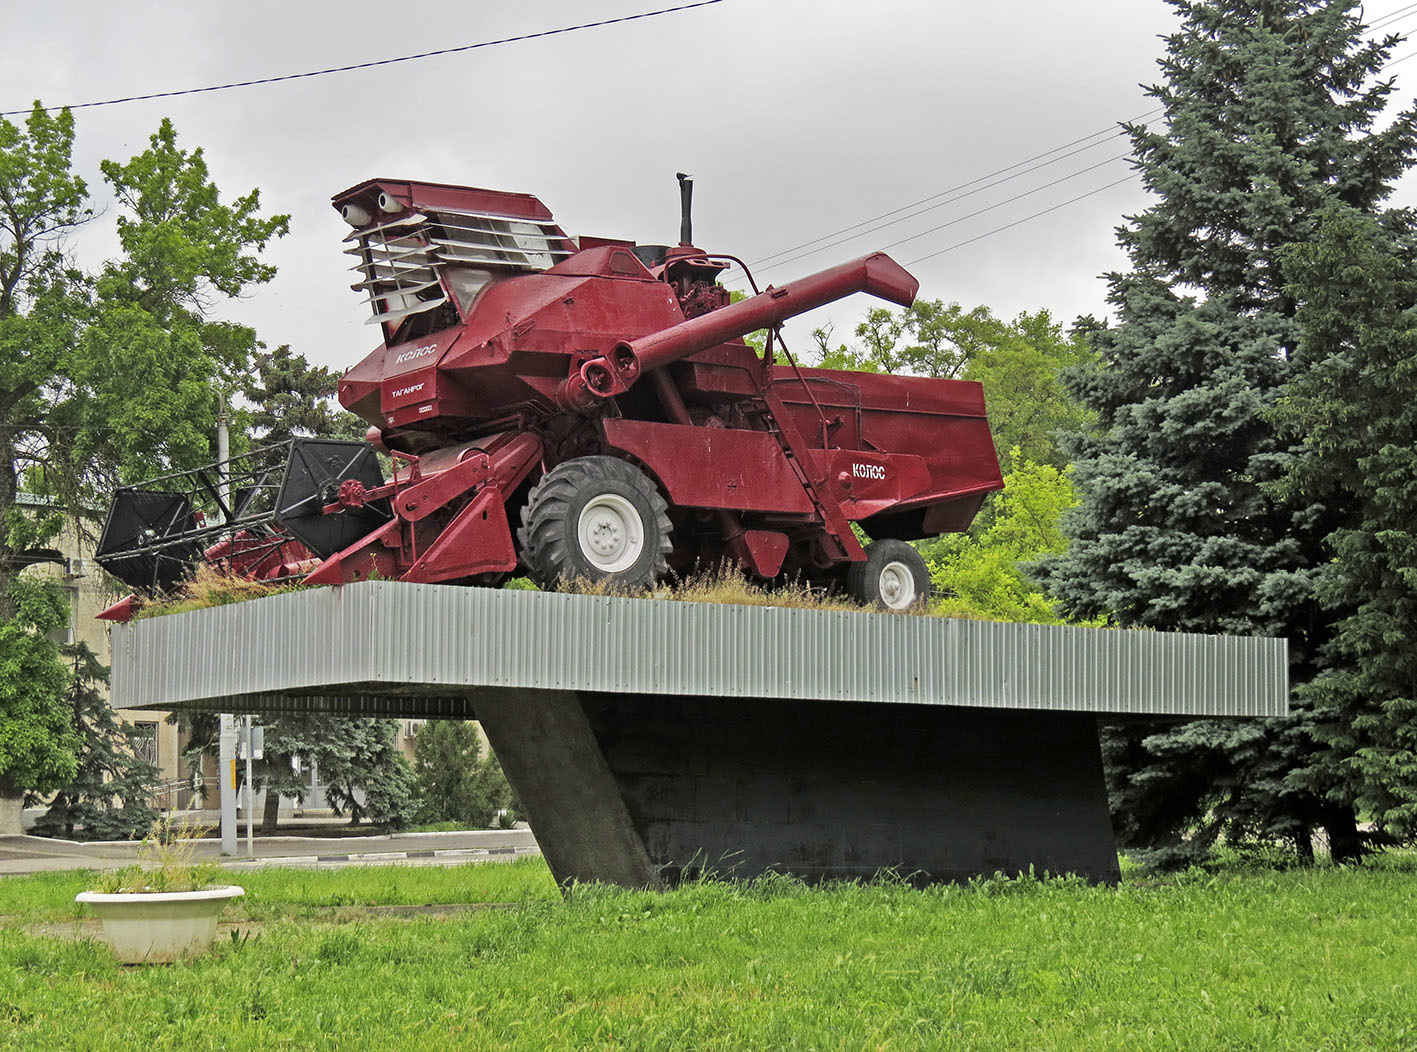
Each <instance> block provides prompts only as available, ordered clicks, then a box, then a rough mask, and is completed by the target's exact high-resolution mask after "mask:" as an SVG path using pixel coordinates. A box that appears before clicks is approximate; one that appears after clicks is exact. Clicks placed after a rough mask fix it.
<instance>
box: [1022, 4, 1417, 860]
mask: <svg viewBox="0 0 1417 1052" xmlns="http://www.w3.org/2000/svg"><path fill="white" fill-rule="evenodd" d="M1170 2H1171V4H1172V6H1173V7H1174V8H1175V9H1176V12H1177V14H1178V15H1179V17H1180V21H1181V27H1180V29H1179V30H1178V31H1177V32H1176V33H1174V34H1173V35H1172V36H1170V37H1169V38H1168V39H1167V42H1166V52H1165V56H1164V58H1162V59H1161V61H1160V65H1161V68H1162V70H1163V72H1164V75H1165V79H1164V81H1163V82H1162V83H1160V84H1158V85H1155V86H1153V87H1152V88H1150V89H1149V94H1150V95H1152V96H1153V97H1154V98H1155V99H1157V100H1158V101H1159V102H1160V103H1161V105H1162V106H1163V107H1164V116H1163V117H1162V118H1161V120H1160V122H1159V124H1158V126H1156V127H1148V126H1144V125H1128V126H1127V131H1128V133H1129V134H1130V136H1131V139H1132V150H1133V155H1134V158H1135V164H1136V167H1137V169H1138V170H1139V172H1140V174H1141V177H1142V180H1143V182H1144V184H1145V186H1146V187H1147V189H1148V190H1150V191H1151V192H1152V193H1153V194H1155V195H1156V198H1157V200H1156V203H1155V204H1153V205H1152V206H1151V207H1149V208H1147V209H1146V210H1145V211H1143V212H1141V213H1140V214H1138V215H1135V216H1131V217H1129V218H1128V219H1127V221H1126V223H1125V225H1124V226H1123V227H1122V228H1121V229H1120V231H1119V239H1120V243H1121V245H1122V247H1123V248H1124V249H1125V250H1126V252H1127V254H1128V255H1129V257H1130V261H1131V268H1130V270H1129V271H1127V272H1126V273H1117V274H1112V275H1109V282H1110V293H1109V297H1110V301H1111V303H1112V306H1113V308H1114V311H1115V315H1116V324H1115V325H1114V326H1112V327H1109V328H1104V329H1101V330H1099V331H1095V332H1094V334H1093V338H1094V345H1095V347H1096V349H1097V351H1098V353H1099V358H1098V361H1097V363H1096V364H1095V365H1092V366H1086V367H1083V368H1082V369H1080V370H1079V371H1078V372H1077V373H1076V374H1075V375H1074V377H1073V387H1074V390H1075V391H1076V393H1077V394H1078V396H1079V397H1080V398H1081V399H1082V400H1083V401H1084V402H1085V403H1086V404H1087V405H1088V406H1089V407H1091V408H1092V409H1094V410H1096V411H1097V413H1098V417H1099V428H1098V430H1097V431H1096V432H1095V433H1093V434H1086V435H1080V436H1078V437H1077V438H1076V440H1075V441H1074V444H1073V446H1072V450H1071V451H1072V454H1073V467H1074V479H1075V482H1076V484H1077V486H1078V489H1079V496H1080V498H1081V505H1080V506H1079V507H1078V508H1077V509H1076V510H1075V511H1074V512H1073V513H1072V514H1071V517H1070V519H1069V520H1068V526H1067V529H1068V532H1069V534H1070V536H1071V544H1070V545H1069V547H1068V549H1067V550H1066V552H1065V553H1064V554H1062V555H1060V556H1058V557H1056V558H1054V559H1052V560H1050V561H1049V562H1047V563H1046V564H1045V566H1044V568H1043V571H1042V572H1043V574H1044V577H1045V581H1046V583H1047V586H1048V588H1049V590H1050V591H1051V593H1052V594H1053V595H1054V596H1056V597H1057V598H1058V599H1059V600H1060V602H1061V604H1062V606H1063V608H1064V610H1065V611H1066V612H1067V613H1068V614H1070V615H1071V616H1073V617H1078V618H1094V617H1098V616H1102V615H1110V616H1111V617H1112V618H1113V620H1114V622H1115V623H1116V624H1118V625H1120V626H1123V627H1143V628H1157V629H1166V630H1178V631H1191V632H1227V633H1241V634H1257V635H1271V636H1284V637H1287V638H1288V639H1289V641H1290V654H1291V662H1292V674H1293V677H1294V679H1295V681H1297V682H1304V681H1306V680H1308V679H1309V678H1311V676H1312V675H1313V673H1314V670H1315V668H1316V666H1317V661H1318V656H1319V651H1320V650H1321V648H1322V647H1323V645H1324V643H1325V641H1326V638H1327V629H1326V627H1325V626H1326V625H1327V624H1328V622H1329V620H1330V618H1329V617H1328V616H1327V615H1326V613H1325V612H1324V610H1323V609H1322V607H1321V606H1320V604H1319V603H1318V601H1317V599H1316V595H1315V583H1316V577H1317V575H1318V572H1319V568H1320V567H1321V565H1322V563H1323V562H1324V560H1325V558H1326V556H1325V555H1324V551H1323V547H1322V541H1323V538H1324V537H1325V536H1327V534H1328V533H1329V532H1331V530H1332V529H1333V527H1334V526H1335V525H1336V524H1337V522H1338V520H1339V517H1340V515H1341V509H1337V508H1334V507H1332V506H1330V505H1328V504H1325V503H1323V502H1322V501H1317V500H1311V499H1305V498H1302V497H1300V496H1299V495H1297V494H1291V495H1290V496H1288V497H1285V496H1282V495H1280V494H1278V493H1277V492H1276V491H1274V490H1272V489H1270V488H1267V484H1269V483H1271V482H1273V481H1274V480H1275V479H1277V478H1279V477H1280V476H1281V475H1282V474H1283V472H1284V470H1285V466H1286V464H1287V462H1288V459H1289V456H1290V453H1291V450H1290V448H1289V447H1288V446H1287V445H1286V442H1285V440H1283V439H1282V438H1280V437H1279V436H1277V435H1276V429H1275V426H1274V424H1273V423H1272V421H1271V419H1270V417H1269V416H1268V410H1269V409H1270V408H1271V407H1272V406H1273V405H1274V403H1275V402H1276V400H1277V399H1278V398H1279V397H1280V395H1281V392H1282V391H1283V390H1284V388H1285V385H1286V384H1289V383H1291V382H1292V381H1294V380H1295V379H1296V378H1298V377H1300V376H1302V375H1303V373H1304V371H1305V370H1306V369H1307V368H1308V366H1309V363H1308V362H1307V361H1306V360H1305V358H1304V355H1303V353H1302V349H1301V345H1300V323H1299V320H1298V319H1297V318H1296V304H1295V303H1294V300H1293V298H1292V296H1291V295H1290V293H1289V292H1288V291H1287V290H1286V287H1285V278H1284V274H1283V271H1282V261H1283V259H1284V256H1285V253H1286V251H1287V250H1288V249H1289V247H1290V246H1292V245H1295V244H1301V243H1303V242H1305V241H1307V240H1308V239H1309V238H1311V237H1312V236H1313V234H1314V232H1315V230H1316V225H1317V221H1318V216H1319V213H1320V212H1321V210H1322V209H1323V208H1325V207H1326V206H1328V205H1330V204H1334V203H1338V204H1342V205H1344V206H1346V207H1347V208H1349V209H1351V210H1352V211H1354V212H1355V213H1358V214H1362V215H1370V216H1378V215H1381V214H1383V212H1384V202H1385V200H1386V198H1387V197H1388V194H1389V192H1390V189H1391V185H1392V182H1393V180H1394V179H1395V178H1396V177H1397V176H1399V175H1401V174H1402V173H1403V172H1404V171H1405V170H1406V169H1407V168H1408V167H1409V165H1410V164H1411V163H1412V157H1413V153H1414V148H1417V116H1414V113H1413V112H1412V111H1410V110H1409V111H1405V112H1402V113H1400V114H1398V115H1397V116H1396V118H1395V119H1394V120H1392V121H1391V122H1390V123H1386V124H1384V122H1383V120H1381V119H1380V118H1381V117H1382V115H1383V111H1384V108H1385V105H1386V103H1387V101H1388V97H1389V95H1390V94H1391V92H1392V88H1393V85H1392V82H1391V81H1385V80H1382V79H1378V78H1380V74H1381V71H1382V68H1383V65H1384V63H1385V62H1386V61H1387V60H1388V58H1389V56H1390V53H1391V51H1392V48H1393V46H1394V45H1395V44H1396V43H1397V42H1398V41H1397V38H1396V37H1388V38H1386V39H1383V40H1381V41H1370V40H1367V39H1366V38H1365V36H1364V32H1363V27H1362V26H1361V24H1360V22H1359V9H1358V5H1357V4H1355V3H1353V2H1351V0H1170ZM1296 708H1297V712H1296V716H1295V717H1293V718H1291V719H1288V720H1274V721H1268V722H1264V723H1259V724H1255V723H1251V722H1246V721H1236V722H1230V723H1226V722H1214V723H1200V724H1190V725H1187V726H1184V727H1182V728H1180V729H1178V730H1165V729H1156V728H1149V729H1137V728H1134V727H1133V728H1127V729H1124V730H1122V731H1119V732H1115V733H1113V734H1112V735H1111V736H1110V737H1109V740H1108V742H1107V754H1108V758H1109V761H1110V763H1111V767H1110V772H1111V777H1112V781H1111V787H1112V790H1113V801H1114V807H1116V808H1117V809H1118V812H1119V813H1118V826H1119V832H1120V834H1121V836H1122V839H1123V842H1124V843H1128V844H1131V845H1147V846H1151V847H1161V848H1167V849H1169V850H1170V852H1171V857H1172V859H1173V860H1175V859H1178V858H1184V857H1186V856H1187V855H1191V856H1193V855H1194V853H1195V852H1197V851H1203V850H1205V849H1207V848H1208V846H1209V844H1210V842H1212V841H1213V840H1214V838H1215V837H1217V836H1219V835H1221V834H1222V833H1226V834H1229V835H1231V836H1236V835H1247V834H1248V835H1256V836H1261V837H1266V838H1276V837H1279V838H1285V839H1287V840H1288V841H1289V842H1290V843H1292V844H1293V846H1294V848H1295V850H1296V851H1298V852H1299V853H1300V854H1301V855H1304V856H1307V853H1308V845H1309V842H1310V832H1311V830H1312V829H1314V828H1315V827H1321V828H1324V829H1326V830H1327V831H1328V833H1329V836H1330V841H1331V844H1332V846H1333V850H1334V852H1335V855H1336V856H1338V857H1351V856H1352V855H1353V854H1354V853H1356V852H1357V851H1358V850H1359V849H1360V845H1359V843H1358V840H1357V833H1356V829H1355V825H1354V815H1353V808H1352V801H1351V799H1346V798H1344V796H1343V794H1341V793H1338V792H1336V789H1337V787H1336V786H1335V785H1333V784H1332V783H1331V780H1330V779H1329V776H1328V774H1327V773H1326V772H1327V767H1326V765H1325V763H1324V761H1323V753H1324V748H1323V746H1322V745H1321V744H1320V743H1319V742H1318V741H1317V740H1316V738H1315V734H1314V730H1315V728H1314V721H1313V714H1312V712H1311V711H1310V710H1309V709H1308V707H1307V704H1306V703H1304V702H1303V701H1302V700H1301V701H1300V703H1299V704H1298V705H1297V706H1296ZM1183 834H1190V835H1191V836H1190V839H1189V840H1184V841H1183Z"/></svg>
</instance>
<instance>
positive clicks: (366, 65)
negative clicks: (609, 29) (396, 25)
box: [0, 0, 724, 117]
mask: <svg viewBox="0 0 1417 1052" xmlns="http://www.w3.org/2000/svg"><path fill="white" fill-rule="evenodd" d="M723 2H724V0H695V2H694V3H689V4H680V5H679V6H678V7H665V8H660V9H659V10H658V11H641V12H640V13H638V14H634V15H622V16H620V17H619V18H606V19H602V20H601V21H599V22H583V23H581V24H580V25H575V26H562V27H561V28H560V29H543V30H541V31H540V32H536V33H522V34H519V35H518V36H514V37H503V38H501V39H500V40H483V41H479V42H478V43H476V44H463V45H462V46H461V47H449V48H441V49H440V50H438V51H424V52H420V53H419V54H417V55H401V56H399V57H398V58H383V59H376V60H374V61H371V62H357V63H355V64H353V65H349V66H331V67H330V68H328V69H316V70H311V71H309V72H307V73H286V74H283V75H281V76H277V77H261V78H259V79H257V80H241V81H233V82H232V83H230V84H211V85H208V86H207V87H203V88H183V89H181V90H179V91H156V92H153V93H151V94H149V95H128V96H126V97H124V98H121V99H102V100H99V101H96V102H73V103H70V104H68V105H67V106H45V107H43V108H44V110H45V111H46V112H53V111H55V110H65V109H68V110H82V109H88V108H90V107H93V106H118V105H121V104H122V103H125V102H146V101H148V100H151V99H171V98H176V97H178V96H180V95H199V94H202V93H204V92H210V91H229V90H231V89H232V88H250V87H255V86H256V85H258V84H279V83H282V82H284V81H288V80H304V79H307V78H309V77H324V76H328V75H330V74H332V73H350V72H353V71H354V70H359V69H374V68H375V67H378V66H392V65H395V64H397V63H399V62H417V61H418V60H419V59H425V58H436V57H438V56H440V55H456V54H460V53H461V52H464V51H476V50H478V49H479V48H488V47H496V46H498V45H499V44H516V43H519V42H521V41H523V40H540V39H542V38H543V37H554V36H560V35H562V34H565V33H576V32H579V31H580V30H582V29H599V28H601V27H602V26H614V25H619V24H620V23H622V22H635V21H638V20H640V19H643V18H657V17H658V16H660V15H672V14H674V13H676V12H679V11H691V10H693V9H694V8H696V7H709V6H711V5H713V4H721V3H723ZM30 112H31V111H30V110H4V111H0V117H23V116H25V115H26V114H28V113H30Z"/></svg>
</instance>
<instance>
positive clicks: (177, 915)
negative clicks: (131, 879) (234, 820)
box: [75, 884, 246, 964]
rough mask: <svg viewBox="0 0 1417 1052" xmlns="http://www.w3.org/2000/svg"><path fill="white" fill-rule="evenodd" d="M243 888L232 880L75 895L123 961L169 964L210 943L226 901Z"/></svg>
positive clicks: (206, 948) (202, 948)
mask: <svg viewBox="0 0 1417 1052" xmlns="http://www.w3.org/2000/svg"><path fill="white" fill-rule="evenodd" d="M244 894H246V892H245V890H244V889H242V888H239V887H237V886H236V885H234V884H229V885H226V886H223V887H213V888H202V889H200V890H198V891H120V892H113V893H109V892H102V891H81V892H80V893H79V894H78V895H76V896H75V900H76V901H78V902H82V903H85V904H86V905H87V906H88V907H89V908H90V909H92V910H93V912H94V915H95V916H96V917H98V919H99V920H100V921H101V922H102V923H103V938H104V941H105V942H107V943H108V945H109V946H111V947H112V948H113V952H114V953H115V954H116V955H117V956H118V959H119V960H120V961H122V962H123V963H124V964H166V963H168V962H171V961H175V960H178V959H180V958H183V957H193V956H195V955H197V954H200V953H205V952H206V951H207V950H208V949H210V948H211V945H212V940H213V939H215V938H216V924H217V918H218V917H219V916H220V915H221V911H222V907H223V906H225V905H226V904H227V902H229V901H230V900H231V899H234V898H238V897H239V896H241V895H244Z"/></svg>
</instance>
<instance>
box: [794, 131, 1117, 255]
mask: <svg viewBox="0 0 1417 1052" xmlns="http://www.w3.org/2000/svg"><path fill="white" fill-rule="evenodd" d="M1129 156H1131V155H1130V154H1127V153H1119V154H1117V155H1115V156H1113V157H1108V158H1107V159H1106V160H1104V161H1098V162H1097V163H1096V164H1091V165H1088V166H1087V167H1086V168H1079V169H1078V170H1077V171H1075V172H1069V173H1068V174H1067V175H1060V176H1059V177H1058V178H1056V179H1052V180H1050V181H1048V182H1046V183H1043V184H1042V185H1040V186H1035V187H1032V188H1031V189H1028V190H1024V191H1023V192H1022V193H1017V194H1015V195H1014V196H1013V197H1006V198H1004V199H1003V200H1002V201H995V202H994V203H993V204H991V205H985V206H984V207H983V208H979V209H976V210H975V211H973V212H969V213H967V214H965V215H962V216H956V217H955V218H954V219H951V220H948V221H947V222H944V223H941V224H939V225H938V226H932V227H930V228H929V229H928V230H922V231H920V232H919V233H918V234H911V235H910V236H909V237H903V238H901V239H900V240H899V241H892V242H891V243H890V244H887V245H881V246H880V251H885V250H886V249H891V248H897V247H898V246H900V245H904V244H906V243H907V242H910V241H914V240H915V239H916V238H921V237H924V236H925V235H927V234H936V233H939V232H940V231H941V230H944V229H946V228H947V227H952V226H954V225H955V224H957V223H963V222H964V221H965V220H967V219H973V218H975V217H976V216H982V215H983V214H984V213H986V212H992V211H994V209H996V208H1002V207H1004V205H1011V204H1013V203H1014V202H1015V201H1022V200H1023V199H1024V198H1025V197H1032V196H1033V195H1034V194H1036V193H1041V192H1042V191H1044V190H1049V189H1052V188H1053V187H1055V186H1058V185H1059V184H1061V183H1065V182H1068V181H1069V180H1070V179H1076V178H1077V177H1078V176H1080V175H1086V174H1087V173H1088V172H1095V171H1096V170H1097V169H1099V168H1104V167H1106V166H1107V165H1109V164H1114V163H1116V162H1117V161H1123V160H1126V159H1127V158H1128V157H1129ZM986 189H987V188H986ZM946 203H948V202H946ZM877 229H879V228H877ZM866 233H869V231H863V232H862V233H860V234H854V235H852V237H849V238H846V239H845V240H847V241H851V240H854V239H855V238H858V237H864V236H865V234H866ZM839 244H841V242H836V243H835V244H833V245H830V246H825V247H832V248H834V247H836V245H839ZM820 251H823V249H813V250H812V251H811V252H804V253H802V254H801V255H799V256H793V257H792V258H790V259H784V260H782V261H781V262H780V263H774V264H773V265H772V266H771V267H769V268H768V269H769V270H772V269H775V268H777V267H784V266H786V265H787V264H789V263H795V262H796V261H797V260H799V259H805V258H806V257H807V256H812V255H815V254H816V253H817V252H820Z"/></svg>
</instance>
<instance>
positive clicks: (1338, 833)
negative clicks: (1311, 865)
mask: <svg viewBox="0 0 1417 1052" xmlns="http://www.w3.org/2000/svg"><path fill="white" fill-rule="evenodd" d="M1323 827H1324V831H1325V832H1326V833H1328V853H1329V855H1330V857H1332V859H1333V860H1334V861H1335V862H1344V863H1356V862H1362V861H1363V856H1364V855H1366V854H1367V853H1368V851H1367V847H1366V846H1365V845H1364V843H1363V834H1361V833H1360V832H1358V818H1357V816H1356V815H1355V814H1354V813H1353V810H1352V808H1348V807H1337V808H1334V809H1333V810H1332V811H1329V812H1327V813H1325V815H1324V822H1323Z"/></svg>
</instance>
